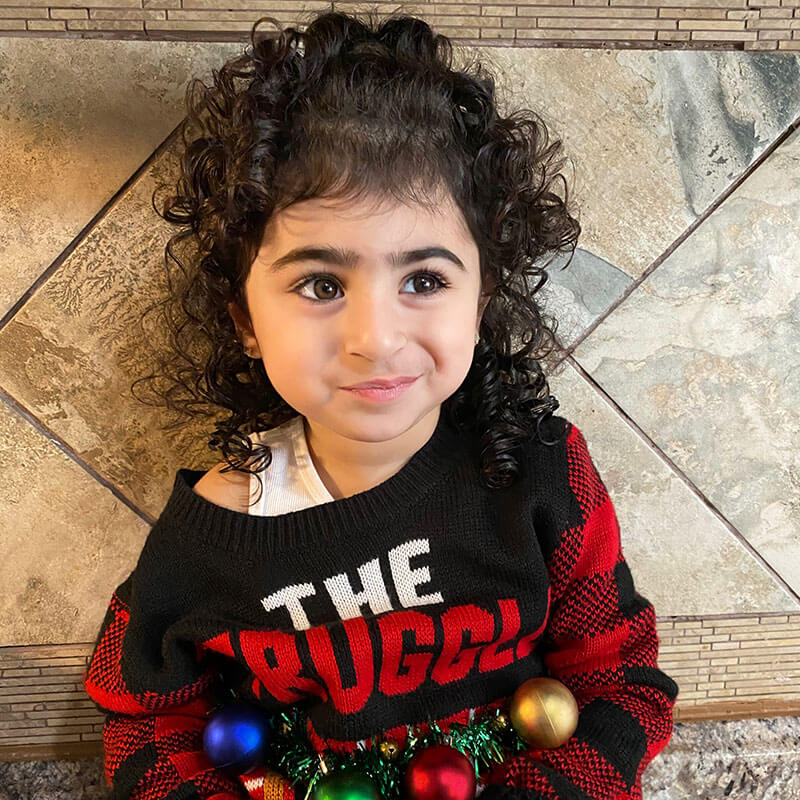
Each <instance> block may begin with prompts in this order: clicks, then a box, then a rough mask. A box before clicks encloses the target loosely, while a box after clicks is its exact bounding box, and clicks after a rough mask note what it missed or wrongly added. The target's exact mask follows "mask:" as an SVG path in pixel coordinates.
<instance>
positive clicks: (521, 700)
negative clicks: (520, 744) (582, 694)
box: [509, 677, 578, 749]
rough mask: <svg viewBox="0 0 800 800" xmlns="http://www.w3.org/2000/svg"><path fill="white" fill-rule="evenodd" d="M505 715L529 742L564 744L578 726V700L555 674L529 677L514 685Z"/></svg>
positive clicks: (549, 745)
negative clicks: (546, 676) (517, 685)
mask: <svg viewBox="0 0 800 800" xmlns="http://www.w3.org/2000/svg"><path fill="white" fill-rule="evenodd" d="M509 716H510V717H511V724H512V725H513V726H514V730H516V732H517V733H518V734H519V735H520V737H521V738H522V739H524V740H525V742H527V743H528V744H529V745H533V746H534V747H543V748H545V749H552V748H554V747H559V746H560V745H562V744H564V742H566V741H567V740H568V739H569V738H570V737H571V736H572V734H573V733H575V729H576V728H577V727H578V703H577V702H576V700H575V697H574V696H573V694H572V692H571V691H570V690H569V689H568V688H567V687H566V686H564V684H563V683H561V681H557V680H555V678H544V677H542V678H530V679H529V680H527V681H525V683H523V684H521V685H520V686H519V687H517V690H516V691H515V692H514V695H513V697H512V698H511V704H510V707H509Z"/></svg>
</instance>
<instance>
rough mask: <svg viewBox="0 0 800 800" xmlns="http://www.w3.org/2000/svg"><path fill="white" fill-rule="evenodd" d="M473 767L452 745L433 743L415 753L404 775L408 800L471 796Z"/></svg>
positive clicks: (453, 799) (467, 798)
mask: <svg viewBox="0 0 800 800" xmlns="http://www.w3.org/2000/svg"><path fill="white" fill-rule="evenodd" d="M475 786H476V779H475V768H474V767H473V766H472V764H471V763H470V760H469V759H468V758H467V757H466V756H465V755H464V754H463V753H462V752H460V751H459V750H456V748H455V747H450V745H447V744H434V745H431V746H430V747H426V748H425V749H424V750H421V751H420V752H419V753H416V754H415V755H414V757H413V758H412V759H411V761H409V762H408V766H407V767H406V772H405V774H404V775H403V791H404V796H405V798H407V800H473V798H474V797H475Z"/></svg>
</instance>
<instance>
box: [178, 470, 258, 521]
mask: <svg viewBox="0 0 800 800" xmlns="http://www.w3.org/2000/svg"><path fill="white" fill-rule="evenodd" d="M226 466H228V463H227V462H226V461H220V462H219V463H218V464H215V465H214V466H213V467H211V469H210V470H208V472H206V473H205V475H202V476H201V477H200V479H199V480H198V481H197V483H195V485H194V486H193V487H192V491H194V492H195V493H196V494H199V495H200V496H201V497H203V498H205V499H206V500H208V501H209V502H211V503H215V504H216V505H218V506H223V507H224V508H229V509H231V510H232V511H240V512H242V513H247V510H248V505H249V501H250V475H249V474H248V473H246V472H240V471H238V470H230V471H229V472H222V471H221V470H222V468H223V467H226Z"/></svg>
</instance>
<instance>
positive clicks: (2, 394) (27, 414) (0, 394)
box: [0, 387, 155, 526]
mask: <svg viewBox="0 0 800 800" xmlns="http://www.w3.org/2000/svg"><path fill="white" fill-rule="evenodd" d="M0 401H2V402H4V403H5V404H6V405H7V406H8V407H9V408H10V409H11V410H12V411H13V412H14V413H15V414H16V415H17V416H19V417H22V418H23V419H25V420H27V421H28V422H29V423H30V424H31V426H32V427H33V428H34V429H35V430H36V431H38V432H39V433H40V434H41V435H42V436H44V437H45V438H46V439H48V441H50V442H51V443H52V444H54V445H55V446H56V447H57V448H58V449H59V450H61V452H62V453H64V455H66V456H67V457H68V458H70V459H72V460H73V461H74V462H75V463H76V464H77V465H78V466H79V467H81V468H82V469H83V470H84V471H85V472H87V473H88V474H89V475H90V476H91V477H92V478H93V479H94V480H95V481H96V482H97V483H99V484H100V485H101V486H103V487H105V488H106V489H108V490H109V491H110V492H111V494H113V495H114V497H116V498H117V499H118V500H119V501H120V502H122V503H124V504H125V505H126V506H127V507H128V508H130V510H131V511H133V512H134V513H135V514H136V516H138V517H139V518H140V519H142V520H143V521H144V522H146V523H147V524H148V525H151V526H152V525H153V524H154V523H155V520H153V519H151V518H150V516H149V515H148V514H146V513H145V512H144V511H142V510H141V509H140V508H139V507H138V506H137V505H136V504H135V503H134V502H133V501H132V500H130V499H128V498H127V497H126V496H125V495H124V494H123V493H122V492H121V491H120V490H119V489H118V488H117V487H116V486H114V484H112V483H111V482H110V481H109V480H107V479H106V478H104V477H103V476H102V475H101V474H100V473H99V472H97V470H95V469H94V467H92V466H91V465H90V464H88V463H87V462H86V461H84V460H83V459H82V458H81V457H80V456H79V455H78V454H77V453H76V452H75V451H74V450H73V449H72V448H71V447H70V446H69V445H68V444H66V442H64V440H63V439H61V437H59V436H58V435H57V434H55V433H54V432H53V431H52V430H50V428H48V427H47V425H45V424H44V423H43V422H42V421H41V420H40V419H38V418H37V417H36V416H35V415H34V414H33V413H32V412H31V411H29V410H28V409H27V408H25V407H24V406H23V405H22V404H21V403H19V401H17V400H16V399H15V398H13V397H12V396H11V395H10V394H8V393H7V392H6V391H5V390H4V389H3V388H2V387H0Z"/></svg>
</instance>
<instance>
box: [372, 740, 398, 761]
mask: <svg viewBox="0 0 800 800" xmlns="http://www.w3.org/2000/svg"><path fill="white" fill-rule="evenodd" d="M378 747H379V748H380V751H381V755H382V756H383V757H384V758H385V759H387V760H389V761H396V760H397V758H398V757H399V755H400V752H401V750H400V745H399V744H398V743H397V742H393V741H392V740H391V739H387V740H386V741H383V742H381V743H380V744H379V745H378Z"/></svg>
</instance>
